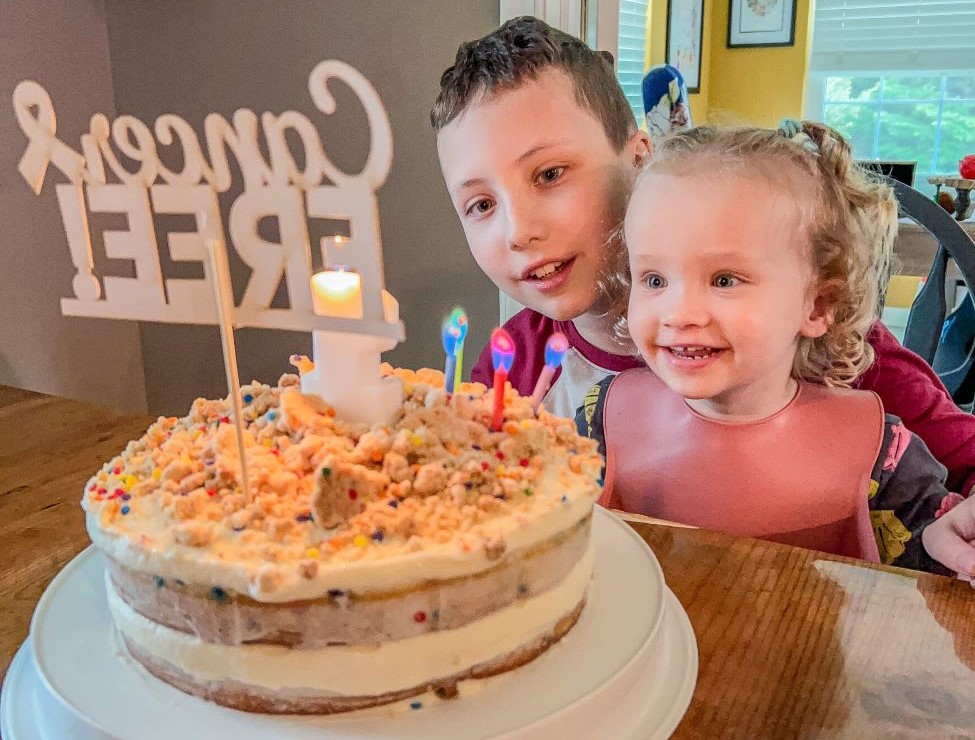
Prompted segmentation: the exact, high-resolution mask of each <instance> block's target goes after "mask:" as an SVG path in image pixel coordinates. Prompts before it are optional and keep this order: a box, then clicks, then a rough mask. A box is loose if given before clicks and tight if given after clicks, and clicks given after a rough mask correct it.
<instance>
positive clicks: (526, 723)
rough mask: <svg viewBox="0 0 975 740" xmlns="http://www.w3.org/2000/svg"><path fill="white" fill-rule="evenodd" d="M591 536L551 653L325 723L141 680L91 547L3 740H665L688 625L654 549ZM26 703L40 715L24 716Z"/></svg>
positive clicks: (26, 675) (28, 665)
mask: <svg viewBox="0 0 975 740" xmlns="http://www.w3.org/2000/svg"><path fill="white" fill-rule="evenodd" d="M593 536H594V538H595V541H596V564H595V577H594V582H593V584H592V586H591V588H590V594H589V602H588V604H587V606H586V608H585V610H584V611H583V614H582V617H581V618H580V620H579V623H578V625H577V626H576V627H575V628H574V629H573V630H572V631H571V632H570V633H569V634H568V635H567V636H566V637H565V638H564V639H563V640H562V641H561V642H560V643H559V644H558V645H556V646H555V647H553V648H552V649H551V650H550V651H549V652H547V653H545V654H544V655H543V656H541V657H540V658H538V659H537V660H535V661H533V662H532V663H530V664H528V665H527V666H524V667H522V668H520V669H518V670H516V671H511V672H509V673H507V674H503V675H501V676H498V677H496V678H493V679H489V680H487V681H483V682H478V683H477V684H476V685H474V686H471V685H470V684H469V683H462V684H461V697H460V698H459V699H457V700H453V701H437V700H435V699H433V698H432V697H430V696H424V697H422V701H423V704H424V707H423V709H421V710H419V711H410V710H409V709H405V710H404V708H403V707H404V705H398V706H394V707H386V708H378V709H371V710H364V711H362V712H357V713H353V714H347V715H336V716H331V717H294V716H290V717H289V716H273V715H260V714H248V713H244V712H238V711H235V710H232V709H227V708H225V707H220V706H217V705H215V704H211V703H208V702H205V701H203V700H201V699H198V698H196V697H192V696H189V695H187V694H183V693H182V692H180V691H178V690H177V689H174V688H172V687H171V686H169V685H167V684H165V683H163V682H161V681H159V680H157V679H156V678H154V677H153V676H151V675H150V674H148V673H147V672H146V671H145V670H143V669H142V667H141V666H139V665H138V664H137V663H135V661H133V660H131V659H130V658H129V657H128V655H127V653H126V652H125V650H124V648H123V647H122V646H121V645H120V643H119V641H118V639H117V637H116V635H115V630H114V629H113V628H112V623H111V617H110V616H109V614H108V609H107V605H106V603H105V595H104V585H103V584H104V582H103V578H104V567H103V564H102V560H101V557H100V556H99V555H97V554H96V553H94V551H92V550H90V549H89V550H86V551H85V552H83V553H82V554H81V555H79V556H78V557H77V558H76V559H75V560H73V561H72V562H71V563H69V564H68V565H67V566H66V567H65V568H64V570H63V571H62V572H61V573H60V574H58V576H57V577H56V578H55V580H54V581H52V583H51V585H50V586H49V587H48V590H47V591H46V592H45V594H44V596H43V597H42V599H41V601H40V603H39V604H38V607H37V610H36V611H35V615H34V620H33V622H32V624H31V642H32V643H33V651H34V656H35V659H36V664H35V661H32V660H29V656H30V653H29V651H28V652H27V655H28V658H27V659H24V658H22V655H23V653H24V650H25V649H24V648H22V650H21V653H19V654H18V658H17V660H18V661H21V664H18V666H17V670H16V671H14V665H12V666H11V672H10V674H9V675H8V680H7V682H6V684H8V686H7V687H6V690H5V691H4V697H3V699H4V702H3V704H4V712H3V713H2V714H0V719H3V721H4V723H3V725H0V726H2V728H3V732H4V737H5V738H6V740H34V738H39V739H43V740H46V739H47V738H52V739H53V738H55V737H57V738H62V737H68V736H70V737H71V738H79V740H81V739H82V738H84V740H88V738H92V740H94V739H95V738H98V739H99V740H102V739H103V738H106V737H117V738H133V739H138V740H142V739H143V738H145V739H146V740H155V739H156V738H165V739H166V740H169V739H170V738H174V737H178V738H180V740H192V739H193V738H219V737H234V738H239V739H240V740H245V739H249V738H282V739H284V738H288V739H289V740H290V739H291V738H294V739H296V740H297V739H301V738H316V739H321V740H350V739H351V738H357V739H358V740H361V739H362V738H367V737H368V738H393V737H395V738H402V739H403V740H407V739H408V738H423V740H433V739H434V738H438V737H439V738H451V740H454V739H455V738H456V739H457V740H468V739H470V740H474V739H477V738H496V737H504V738H506V739H511V740H513V739H514V738H532V739H533V740H535V739H536V738H537V739H541V738H546V739H548V738H553V739H556V740H565V738H567V737H580V734H579V733H580V732H581V731H584V734H585V736H588V737H600V738H606V739H607V740H608V739H609V738H640V739H641V740H642V739H643V738H646V737H647V736H648V732H650V733H651V734H652V735H653V736H654V737H665V736H666V735H668V734H669V733H670V732H671V731H672V730H673V729H674V727H676V725H677V723H678V722H679V721H680V718H681V717H682V716H683V714H684V711H685V710H686V708H687V704H688V703H689V701H690V697H691V694H692V693H693V688H694V684H695V682H696V678H697V646H696V643H695V641H694V633H693V630H692V629H691V627H690V624H689V622H688V621H687V617H686V614H684V612H683V609H682V608H681V607H680V605H679V603H678V602H677V601H676V599H674V598H673V596H672V594H670V592H669V591H668V590H667V589H666V587H665V586H664V584H663V576H662V573H661V571H660V566H659V564H658V563H657V561H656V559H655V558H654V556H653V554H652V553H651V552H650V550H649V548H647V546H646V544H645V543H644V542H643V541H642V540H641V539H640V538H639V537H638V536H637V535H636V534H635V533H634V532H633V531H632V530H631V529H630V528H629V527H628V526H626V525H625V524H623V523H622V522H619V521H618V520H616V519H615V518H614V517H612V516H611V515H609V514H607V513H606V512H604V511H602V510H597V515H596V516H595V517H594V527H593ZM26 647H27V645H25V648H26ZM35 665H36V670H34V668H35ZM31 674H33V675H31ZM31 678H33V683H34V684H35V685H34V687H33V691H31V687H30V686H29V684H30V683H31ZM465 687H466V688H465ZM8 694H13V695H12V696H8ZM31 702H33V706H35V707H36V708H37V710H38V711H37V712H36V713H35V712H34V711H31V712H30V714H31V715H33V717H28V718H24V717H22V716H20V715H21V712H20V708H21V707H26V706H30V705H31ZM14 705H16V706H17V708H18V709H17V711H14V710H13V709H12V707H13V706H14ZM405 706H408V703H406V704H405ZM41 709H45V710H46V711H44V712H41V711H40V710H41ZM15 715H16V716H15ZM41 717H44V719H43V720H41V719H40V718H41ZM48 717H51V718H52V721H57V720H58V718H59V717H61V718H67V720H66V721H69V722H74V723H75V724H76V725H77V730H76V731H75V730H71V731H69V732H68V733H67V734H65V732H64V731H58V729H57V728H52V727H50V726H49V725H50V722H49V721H48V719H47V718H48ZM8 725H9V729H8ZM28 728H30V729H28ZM589 728H592V731H590V729H589ZM567 733H568V734H567Z"/></svg>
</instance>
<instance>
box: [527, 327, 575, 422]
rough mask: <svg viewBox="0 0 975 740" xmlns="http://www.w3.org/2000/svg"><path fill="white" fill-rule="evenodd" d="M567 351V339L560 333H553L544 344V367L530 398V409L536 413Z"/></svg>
mask: <svg viewBox="0 0 975 740" xmlns="http://www.w3.org/2000/svg"><path fill="white" fill-rule="evenodd" d="M568 350H569V339H568V337H566V336H565V334H563V333H562V332H560V331H557V332H555V333H554V334H553V335H552V336H550V337H549V338H548V341H547V342H546V343H545V367H543V368H542V372H541V374H540V375H539V376H538V382H537V383H535V390H534V392H533V393H532V398H531V404H532V409H534V410H535V411H538V407H539V405H540V404H541V403H542V399H543V398H545V394H546V393H548V389H549V387H550V386H551V385H552V377H553V376H554V375H555V371H556V370H558V369H559V365H561V364H562V358H563V357H565V353H566V352H567V351H568Z"/></svg>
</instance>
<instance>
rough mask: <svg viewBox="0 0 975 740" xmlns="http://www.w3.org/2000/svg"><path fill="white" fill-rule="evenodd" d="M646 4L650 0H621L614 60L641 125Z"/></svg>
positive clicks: (645, 41)
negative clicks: (617, 56)
mask: <svg viewBox="0 0 975 740" xmlns="http://www.w3.org/2000/svg"><path fill="white" fill-rule="evenodd" d="M648 6H649V0H620V16H619V17H620V21H619V29H620V30H619V58H618V59H617V60H616V77H617V78H618V79H619V81H620V86H621V87H622V88H623V92H624V93H625V94H626V99H627V100H628V101H629V103H630V107H631V108H632V109H633V115H634V116H636V122H637V124H638V125H639V126H641V127H642V126H643V69H644V65H645V55H646V48H647V8H648Z"/></svg>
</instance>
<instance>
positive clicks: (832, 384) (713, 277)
mask: <svg viewBox="0 0 975 740" xmlns="http://www.w3.org/2000/svg"><path fill="white" fill-rule="evenodd" d="M790 133H795V132H790ZM896 223H897V204H896V201H895V199H894V197H893V194H892V192H891V190H890V188H888V187H887V186H886V185H883V184H881V183H880V182H878V181H876V180H873V179H871V177H870V176H868V175H867V174H866V173H865V172H864V171H862V170H861V169H860V168H859V167H858V166H857V165H856V164H855V163H854V162H853V160H852V156H851V151H850V148H849V146H848V144H847V143H846V142H845V141H844V140H843V138H842V137H841V136H840V135H839V134H837V133H836V132H834V131H833V130H831V129H829V128H827V127H825V126H822V125H818V124H810V123H805V124H803V125H802V130H801V131H799V132H798V133H795V135H794V136H792V137H791V138H787V136H786V135H785V133H784V132H782V131H779V132H776V131H767V130H761V129H734V130H731V129H729V130H719V129H714V128H706V127H702V128H695V129H690V130H688V131H683V132H679V133H676V134H674V135H673V136H671V137H669V138H667V139H665V140H663V141H662V142H660V144H659V145H658V148H657V149H656V151H655V152H654V156H653V157H652V159H651V160H650V162H649V164H648V165H647V166H646V167H645V169H644V171H643V172H642V173H641V175H640V177H639V180H638V182H637V184H636V187H635V189H634V192H633V195H632V197H631V200H630V202H629V207H628V210H627V214H626V220H625V224H624V237H625V241H626V246H627V250H628V253H629V273H628V276H625V277H628V278H629V281H630V292H629V302H628V306H627V310H626V311H625V313H626V318H625V319H623V320H621V327H622V328H623V330H625V331H627V332H628V334H629V336H630V338H631V339H632V341H633V343H634V345H635V346H636V348H637V350H638V352H639V353H640V355H641V356H642V357H643V359H644V360H645V361H646V363H647V366H648V367H647V368H639V369H633V370H627V371H625V372H623V373H621V374H620V375H618V376H616V377H615V378H607V379H606V380H604V381H602V382H601V383H600V384H598V385H597V386H595V387H594V388H593V389H592V390H591V391H590V392H589V394H588V395H587V397H586V401H585V404H584V405H583V407H582V408H581V409H580V410H579V414H578V417H577V423H578V424H579V426H580V429H581V431H582V432H583V433H588V434H589V435H590V436H592V437H594V438H596V439H598V440H599V441H600V444H601V446H602V449H603V451H604V453H605V455H606V475H605V491H604V494H603V499H602V501H601V503H603V504H604V505H606V506H610V507H613V508H619V509H623V510H626V511H632V512H637V513H642V514H647V515H650V516H654V517H658V518H661V519H667V520H671V521H677V522H683V523H686V524H692V525H696V526H700V527H707V528H711V529H716V530H722V531H726V532H730V533H733V534H739V535H746V536H752V537H760V538H764V539H770V540H775V541H779V542H784V543H788V544H791V545H796V546H800V547H808V548H811V549H816V550H823V551H826V552H831V553H835V554H840V555H848V556H853V557H859V558H864V559H867V560H872V561H874V562H884V563H888V564H894V565H899V566H905V567H911V568H919V569H923V570H931V571H935V572H945V571H946V569H945V567H944V566H947V567H948V569H950V570H958V569H959V567H960V562H959V561H958V553H959V552H961V551H962V548H948V549H947V550H946V549H945V548H941V549H939V548H938V547H937V546H935V547H934V548H933V549H932V548H929V550H931V552H934V553H935V554H936V555H938V556H939V558H940V559H941V560H942V563H943V564H942V563H938V562H937V561H936V560H935V559H934V558H933V557H932V555H931V554H929V550H926V549H925V547H924V545H923V544H922V538H921V534H922V532H923V531H924V530H925V529H931V530H932V532H933V534H934V536H935V537H936V536H937V534H938V532H939V529H937V527H938V523H935V520H936V519H937V518H938V517H939V516H940V515H941V514H942V513H944V512H946V511H947V510H948V509H950V508H951V507H952V506H953V505H955V504H956V503H958V502H959V501H962V499H961V497H960V496H957V495H956V494H950V493H949V492H948V491H947V490H946V489H945V488H944V485H943V482H944V479H945V474H946V471H945V468H944V467H943V466H942V465H941V464H940V463H939V462H937V461H936V460H935V459H934V458H933V457H932V456H931V454H930V453H929V452H928V450H927V448H926V447H925V445H924V443H923V442H921V441H920V439H919V438H917V437H915V436H913V435H912V434H911V433H910V432H909V431H907V430H906V429H905V428H904V427H903V425H902V424H901V423H900V421H899V419H897V418H896V417H893V416H891V415H885V413H884V409H883V405H882V404H881V401H880V399H879V397H878V396H877V395H876V394H875V393H872V392H869V391H858V390H851V389H850V387H849V386H850V385H851V384H852V383H853V382H854V381H855V380H856V379H857V377H859V376H860V375H861V374H862V373H863V372H864V371H865V370H866V369H867V368H868V367H869V365H870V363H871V361H872V358H873V353H872V350H871V348H870V345H869V344H867V343H866V341H865V339H864V337H865V335H866V332H867V330H868V329H869V327H870V325H871V323H872V322H873V321H874V319H875V318H876V315H877V312H878V299H879V296H880V295H881V294H882V290H883V288H884V287H885V280H886V274H887V267H888V264H889V255H890V247H891V242H892V238H893V235H894V233H895V230H896ZM969 503H971V502H966V504H965V505H966V506H967V505H968V504H969ZM952 518H954V517H952ZM933 523H934V524H933ZM941 529H942V530H947V529H948V527H947V526H942V527H941ZM928 538H929V537H928V534H925V541H926V542H927V540H928ZM956 544H957V543H956ZM943 551H948V552H950V553H951V554H950V555H945V554H944V553H943ZM966 557H968V556H966ZM944 561H951V562H944Z"/></svg>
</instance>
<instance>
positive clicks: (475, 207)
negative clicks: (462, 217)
mask: <svg viewBox="0 0 975 740" xmlns="http://www.w3.org/2000/svg"><path fill="white" fill-rule="evenodd" d="M493 205H494V204H493V203H491V201H490V200H488V199H487V198H481V199H480V200H476V201H474V202H473V203H471V204H470V205H469V206H468V207H467V210H466V211H465V213H466V214H467V215H468V216H470V215H481V214H484V213H487V212H488V211H490V210H491V207H492V206H493Z"/></svg>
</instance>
